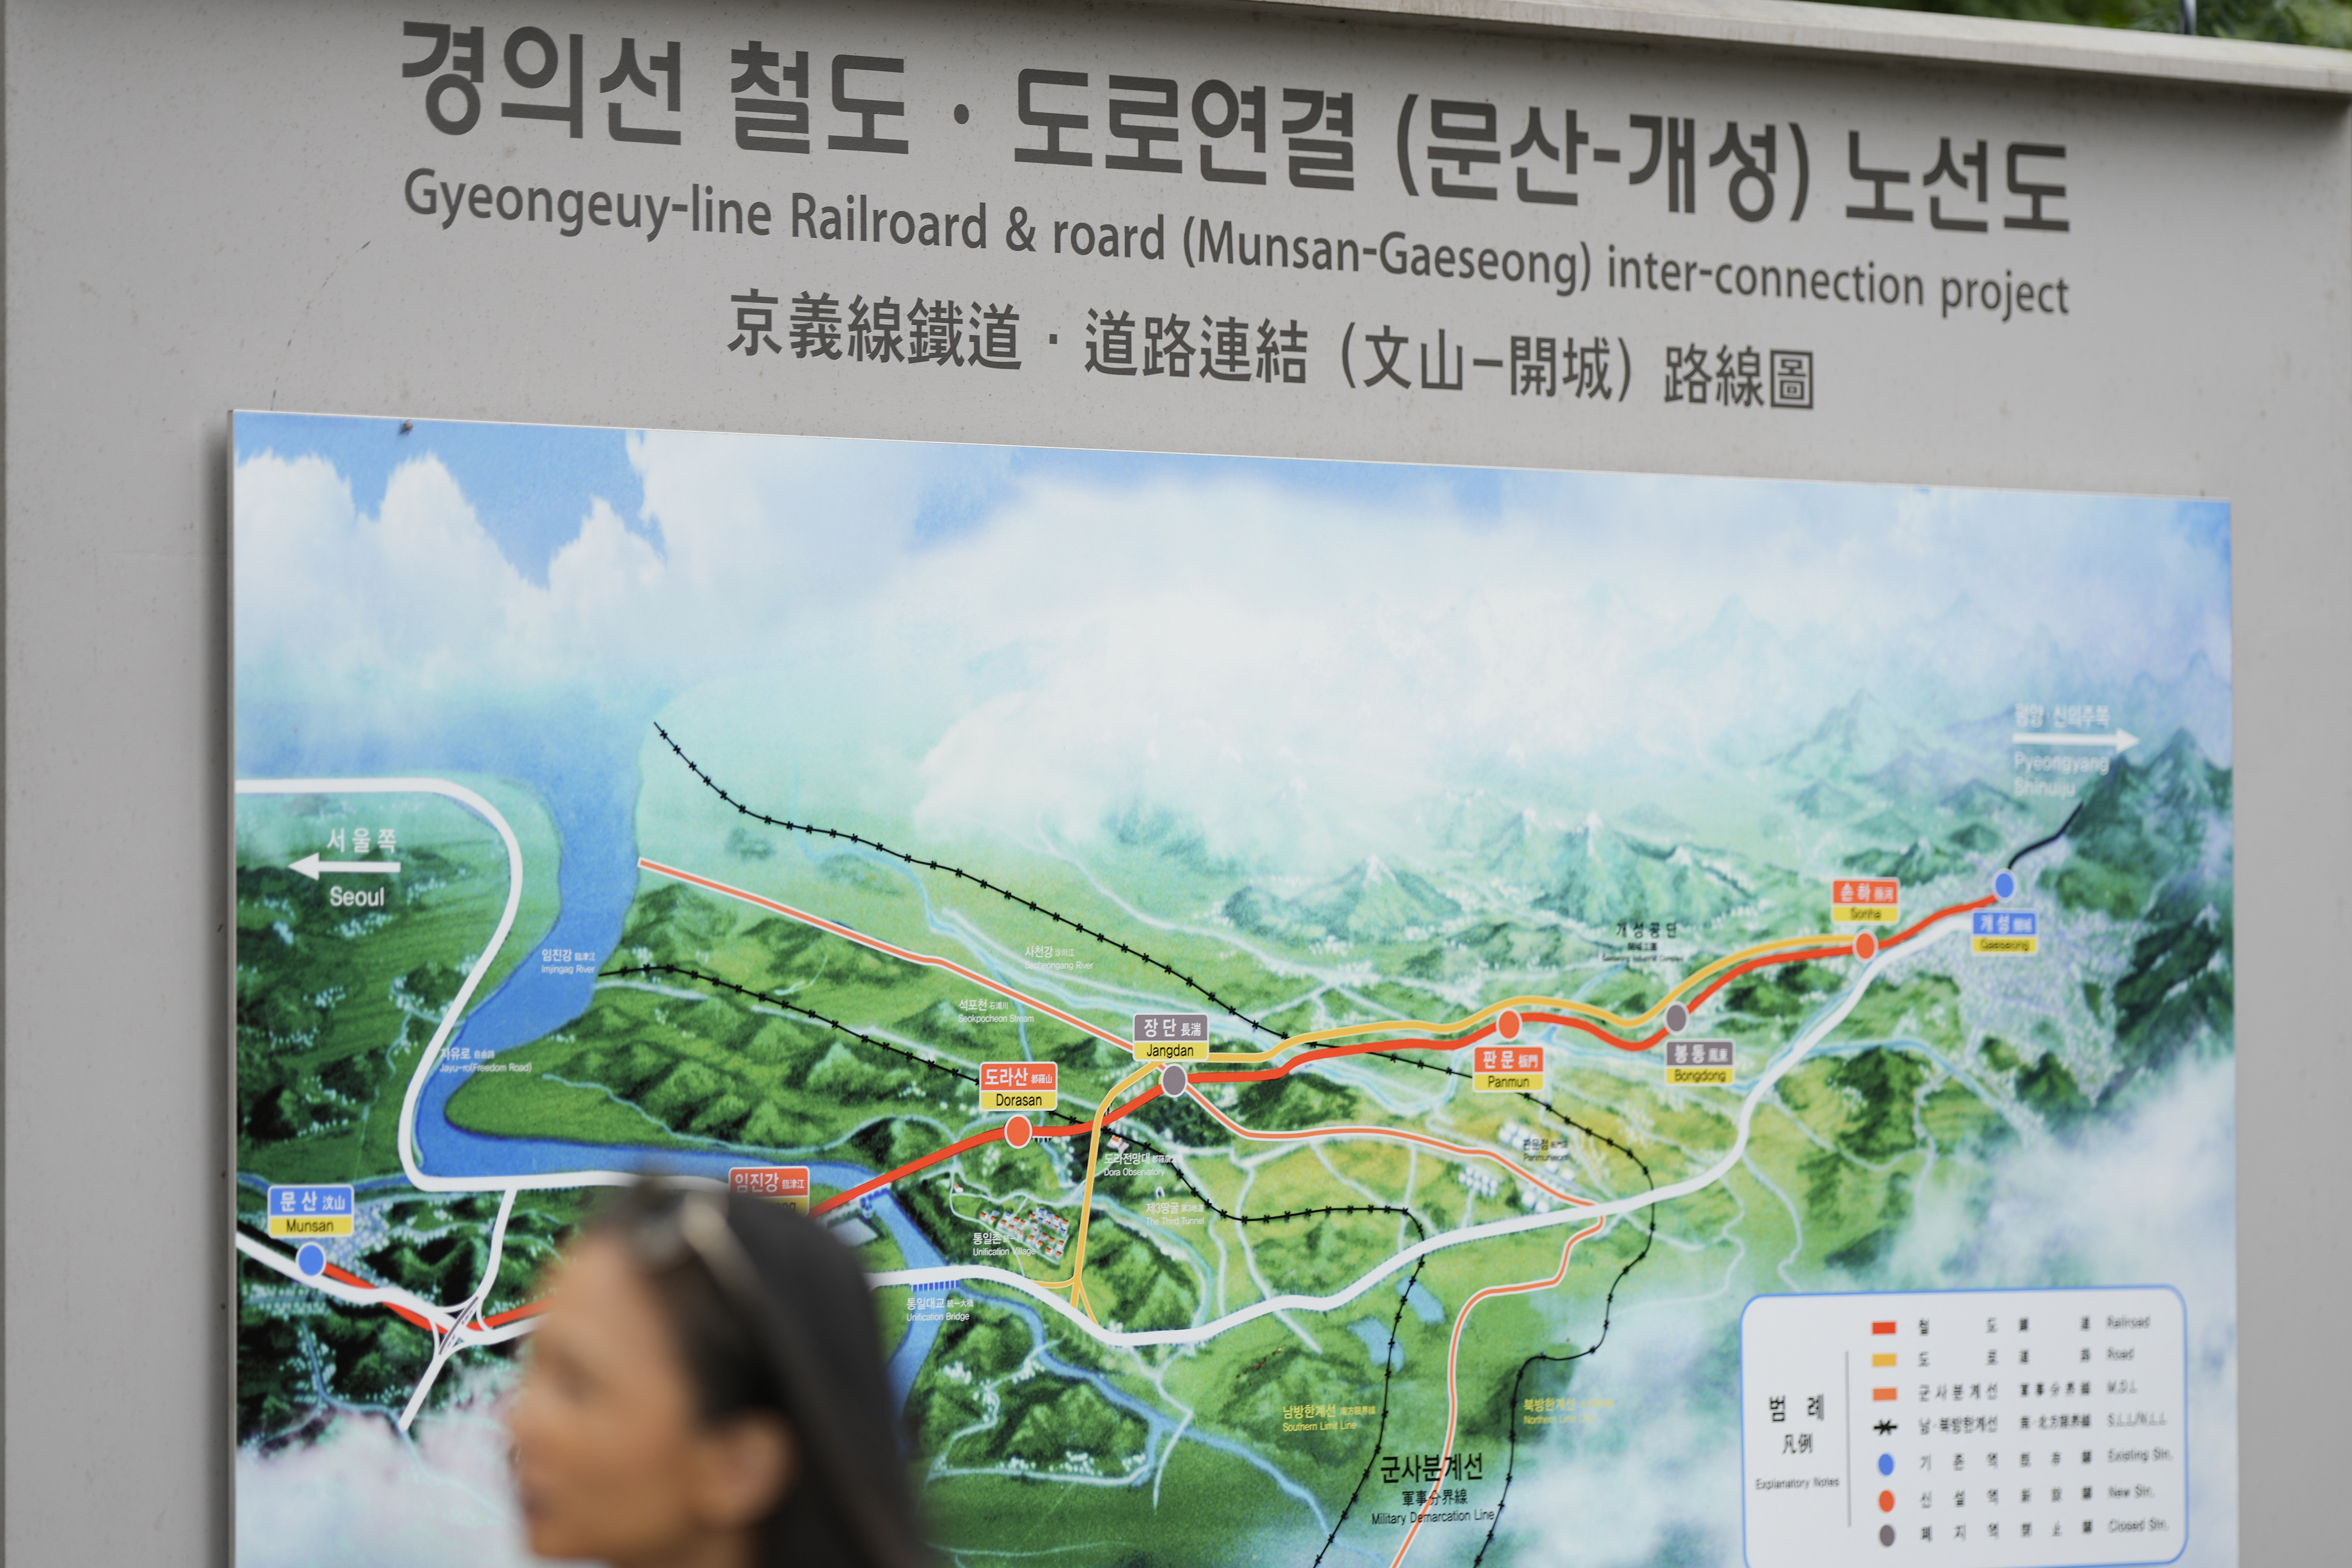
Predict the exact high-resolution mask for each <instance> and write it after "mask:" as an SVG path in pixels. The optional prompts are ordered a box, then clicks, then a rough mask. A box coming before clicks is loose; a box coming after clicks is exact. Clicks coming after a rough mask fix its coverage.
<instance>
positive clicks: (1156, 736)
mask: <svg viewBox="0 0 2352 1568" xmlns="http://www.w3.org/2000/svg"><path fill="white" fill-rule="evenodd" d="M237 464H238V467H237V480H236V590H237V624H236V639H237V653H236V665H237V693H238V700H239V706H240V714H241V720H242V721H241V724H240V737H239V756H240V764H239V765H240V766H241V767H245V768H248V769H250V768H252V767H255V766H258V765H263V764H264V762H265V753H267V757H268V762H269V763H273V764H274V763H283V762H285V761H288V760H289V759H288V758H287V756H286V755H285V743H284V742H285V736H284V733H283V731H284V729H285V726H286V723H287V721H288V720H289V716H293V717H296V718H299V721H301V723H302V733H303V736H304V740H303V742H302V746H303V749H304V756H303V758H302V759H301V760H303V761H304V762H305V763H309V764H310V765H334V764H335V763H336V757H335V755H334V753H335V751H336V748H337V746H338V744H339V743H340V742H339V737H343V736H356V735H360V734H368V735H372V736H373V737H375V738H376V740H377V742H382V740H383V737H384V736H385V735H386V734H403V733H404V734H413V735H415V736H416V737H417V739H418V740H419V742H425V741H427V740H428V739H429V736H430V734H431V732H432V731H433V730H434V728H435V727H436V724H438V723H440V722H443V721H445V719H446V717H447V716H448V715H452V714H457V713H460V712H467V713H473V714H477V715H478V713H479V712H481V711H485V710H500V711H504V712H509V713H515V714H522V715H526V716H527V715H529V714H530V713H533V712H542V711H543V712H547V713H551V714H554V713H560V714H561V715H562V722H563V723H565V724H569V725H582V724H589V723H596V724H604V725H610V726H617V727H619V728H620V729H623V730H626V731H642V730H643V729H644V727H645V724H646V720H647V719H649V718H650V717H652V716H653V715H654V714H655V713H656V712H658V711H660V710H662V709H663V707H664V706H665V705H666V704H667V703H669V702H671V701H672V700H675V699H676V698H677V696H678V695H679V694H680V693H682V692H686V691H688V690H690V689H695V688H698V687H704V686H707V685H709V683H712V682H726V683H729V684H730V686H733V685H739V684H740V685H742V686H743V687H744V688H745V689H757V690H760V691H762V692H767V693H771V694H779V693H789V700H786V699H785V698H784V697H783V696H781V695H772V696H770V697H767V698H763V699H762V703H763V705H764V706H765V707H766V709H767V711H768V713H769V714H770V715H771V716H772V717H774V719H775V721H777V722H779V723H789V724H790V725H791V726H792V727H793V728H794V729H795V731H797V732H798V733H799V734H800V735H801V737H802V738H803V739H805V740H809V741H813V742H822V741H823V739H824V737H825V736H826V735H827V734H828V733H829V732H832V731H834V730H835V729H839V730H842V731H844V732H846V731H850V730H855V731H856V732H857V733H858V734H859V735H860V736H862V737H864V738H865V741H866V742H868V743H870V742H872V740H873V734H874V731H876V729H877V726H884V727H887V726H889V725H893V724H895V725H896V726H898V730H899V731H901V732H899V733H898V734H897V735H895V736H894V737H892V740H891V744H892V745H893V746H895V748H896V749H897V752H898V754H900V755H901V756H902V757H903V759H904V762H905V765H906V766H907V768H908V769H909V770H911V771H913V772H916V773H919V775H920V776H921V778H922V779H923V780H924V781H925V785H924V788H925V795H924V801H923V805H924V809H926V810H928V811H932V812H937V813H943V814H947V815H949V816H971V817H974V818H978V819H987V820H996V821H1002V822H1006V823H1011V822H1016V821H1018V822H1026V821H1029V820H1031V819H1032V818H1033V817H1034V814H1035V813H1037V812H1039V811H1050V812H1053V813H1054V814H1055V815H1056V816H1060V817H1061V818H1063V819H1064V820H1065V822H1066V823H1068V824H1070V825H1073V826H1078V827H1081V828H1082V827H1083V825H1084V824H1085V823H1087V821H1089V820H1097V819H1098V818H1099V816H1100V815H1101V814H1102V813H1104V812H1105V811H1108V810H1109V809H1111V808H1112V807H1114V806H1115V805H1117V804H1118V802H1119V801H1120V800H1121V799H1123V798H1127V797H1129V796H1131V795H1134V794H1135V793H1136V792H1137V791H1138V790H1139V788H1143V787H1145V786H1146V785H1147V784H1148V785H1149V788H1150V791H1151V793H1153V794H1155V795H1158V796H1160V797H1161V798H1164V799H1167V800H1169V801H1170V802H1171V804H1176V805H1181V806H1183V807H1185V808H1186V809H1190V810H1193V811H1195V812H1196V813H1197V814H1198V815H1200V816H1202V820H1203V821H1204V822H1205V823H1207V824H1208V825H1209V826H1211V827H1212V828H1214V827H1216V826H1218V824H1219V821H1220V819H1221V818H1230V819H1231V824H1230V826H1232V827H1233V830H1234V833H1235V835H1236V836H1237V837H1248V836H1249V835H1248V833H1247V832H1246V831H1245V830H1244V826H1243V819H1244V818H1246V817H1248V816H1251V815H1252V814H1253V813H1254V812H1256V811H1257V810H1258V808H1259V807H1260V806H1261V805H1263V804H1264V802H1265V800H1266V799H1267V798H1268V797H1269V795H1276V794H1288V795H1294V796H1301V797H1305V796H1312V797H1314V798H1317V799H1319V800H1322V801H1324V802H1327V803H1331V802H1339V801H1346V802H1349V803H1350V805H1369V806H1371V807H1373V808H1378V807H1380V806H1381V805H1383V804H1384V803H1388V802H1393V801H1402V800H1404V799H1407V798H1410V797H1412V795H1414V794H1415V793H1416V792H1419V793H1425V792H1426V791H1427V790H1429V789H1430V788H1432V787H1435V786H1442V785H1444V784H1447V783H1448V782H1449V781H1458V780H1459V779H1461V778H1462V777H1464V776H1465V773H1469V772H1475V771H1476V770H1479V769H1491V768H1496V767H1504V768H1528V769H1542V768H1546V767H1552V766H1555V765H1574V766H1579V767H1594V766H1601V765H1604V764H1605V765H1609V766H1641V765H1651V764H1654V765H1662V766H1679V765H1685V764H1687V763H1689V762H1691V761H1693V760H1696V759H1698V758H1702V757H1704V758H1706V759H1707V760H1709V761H1710V762H1713V763H1718V764H1728V765H1738V764H1740V763H1752V762H1753V761H1755V760H1757V759H1759V758H1760V757H1762V756H1764V755H1768V754H1769V753H1770V752H1772V751H1773V750H1776V749H1778V748H1780V747H1785V746H1786V745H1788V744H1790V743H1791V742H1793V741H1795V740H1796V739H1798V738H1800V737H1801V736H1802V735H1803V734H1805V733H1806V732H1808V731H1810V730H1811V728H1812V727H1813V726H1814V725H1815V724H1817V723H1818V722H1819V721H1820V720H1821V718H1822V715H1823V714H1824V713H1826V712H1828V711H1829V710H1831V709H1832V708H1833V707H1835V706H1837V705H1838V704H1840V703H1843V702H1845V701H1846V700H1849V699H1851V698H1852V697H1853V695H1854V694H1855V693H1856V692H1857V691H1858V690H1868V691H1870V692H1872V693H1873V694H1874V696H1875V697H1876V698H1877V699H1878V700H1879V702H1880V703H1881V704H1882V705H1883V706H1884V707H1885V709H1886V710H1887V711H1888V712H1889V713H1890V714H1892V715H1894V716H1895V718H1896V719H1897V720H1898V721H1900V722H1902V723H1904V724H1906V725H1909V726H1911V727H1914V728H1916V729H1917V730H1919V731H1922V732H1932V731H1935V730H1937V729H1939V728H1941V727H1942V726H1945V725H1948V724H1953V723H1958V722H1962V721H1970V720H1982V719H1985V718H1988V717H1989V716H1990V715H1991V714H1994V713H1996V712H1999V711H2001V710H2004V709H2006V708H2007V707H2008V706H2009V704H2011V702H2013V701H2017V700H2045V701H2053V702H2054V701H2067V700H2080V701H2094V702H2095V701H2107V702H2111V703H2114V704H2116V705H2117V707H2118V711H2117V712H2116V722H2118V723H2123V724H2127V725H2128V724H2131V723H2132V722H2133V715H2132V714H2131V713H2130V712H2128V711H2126V710H2123V707H2122V704H2123V701H2124V699H2125V697H2126V694H2127V693H2128V691H2129V690H2130V689H2131V687H2132V685H2133V682H2134V681H2135V680H2136V679H2142V680H2143V681H2145V680H2153V681H2155V682H2158V683H2159V684H2164V683H2173V682H2176V681H2178V680H2179V678H2180V677H2181V675H2182V673H2183V671H2184V669H2187V668H2189V667H2190V666H2191V665H2192V661H2200V660H2201V663H2202V666H2203V674H2202V675H2201V676H2200V679H2202V680H2203V681H2204V682H2205V683H2206V684H2207V685H2208V686H2215V685H2217V684H2218V683H2226V682H2227V680H2228V679H2229V674H2230V575H2229V574H2230V542H2229V530H2228V521H2227V518H2228V513H2227V509H2226V508H2225V507H2223V506H2221V504H2219V503H2213V502H2195V501H2175V500H2145V499H2141V500H2135V499H2124V498H2106V497H2084V496H2053V495H2038V494H2020V493H2011V492H1995V491H1967V490H1951V489H1904V488H1896V487H1872V486H1858V485H1850V486H1839V485H1819V484H1793V483H1784V482H1776V481H1760V480H1736V479H1686V478H1672V477H1644V476H1632V475H1592V474H1563V473H1548V472H1530V471H1505V470H1490V469H1462V468H1422V467H1412V466H1404V465H1377V464H1336V463H1309V462H1292V461H1271V460H1263V459H1240V458H1189V457H1168V456H1140V455H1133V454H1118V453H1108V454H1107V453H1089V452H1068V451H1040V450H1008V449H1003V448H991V447H951V446H940V445H929V444H920V443H893V442H861V441H848V440H814V439H802V438H794V437H756V436H726V435H703V434H692V433H679V432H662V431H656V432H637V433H625V432H618V431H604V430H579V429H551V428H546V427H538V426H495V425H470V426H469V425H443V424H419V425H418V426H415V429H414V430H412V431H410V432H407V433H405V434H404V433H402V432H401V431H400V427H399V422H398V421H394V420H369V419H355V418H340V417H320V416H239V418H238V430H237ZM526 721H528V720H527V719H526ZM2226 724H2227V719H2226V705H2224V709H2223V712H2222V716H2221V720H2220V721H2219V726H2220V729H2221V732H2220V733H2206V734H2202V735H2201V736H2200V738H2201V739H2203V740H2204V741H2205V742H2206V744H2207V748H2208V750H2209V751H2211V752H2215V753H2216V754H2217V755H2221V756H2226V755H2227V752H2228V748H2229V736H2228V734H2227V731H2226ZM257 725H266V726H268V727H269V728H270V730H271V731H273V732H272V733H268V734H265V733H262V732H261V731H259V730H258V729H257V728H256V726H257ZM2212 727H2213V726H2211V725H2210V724H2209V726H2208V728H2209V729H2210V728H2212ZM419 760H420V762H422V761H426V760H429V759H425V758H420V759H419Z"/></svg>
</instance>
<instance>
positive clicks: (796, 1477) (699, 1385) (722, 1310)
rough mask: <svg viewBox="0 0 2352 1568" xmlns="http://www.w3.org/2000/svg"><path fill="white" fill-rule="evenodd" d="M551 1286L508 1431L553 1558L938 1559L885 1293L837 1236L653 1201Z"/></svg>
mask: <svg viewBox="0 0 2352 1568" xmlns="http://www.w3.org/2000/svg"><path fill="white" fill-rule="evenodd" d="M551 1284H552V1286H553V1292H552V1296H551V1303H550V1306H549V1308H548V1310H547V1313H546V1315H545V1316H544V1318H543V1319H542V1320H541V1325H540V1328H539V1330H538V1331H537V1332H536V1333H534V1334H533V1335H532V1341H533V1343H532V1349H531V1353H530V1360H529V1363H528V1365H527V1367H526V1370H525V1373H524V1375H523V1381H522V1386H521V1388H520V1392H519V1393H518V1394H517V1396H516V1399H515V1401H514V1405H513V1408H512V1411H511V1413H510V1414H509V1417H508V1423H509V1426H510V1428H511V1430H512V1432H513V1435H514V1450H515V1475H516V1481H517V1485H518V1489H519V1490H520V1494H521V1499H522V1508H523V1518H524V1522H525V1525H526V1527H527V1529H528V1531H529V1533H530V1549H531V1550H532V1551H533V1552H536V1553H538V1554H539V1555H541V1556H542V1557H555V1558H592V1559H595V1560H597V1561H601V1562H604V1563H612V1564H614V1568H641V1565H642V1568H654V1565H656V1564H673V1563H674V1564H697V1565H700V1564H709V1565H711V1568H719V1565H722V1564H723V1565H728V1568H732V1565H734V1564H784V1563H793V1564H806V1565H810V1568H911V1565H912V1564H914V1563H918V1562H919V1561H920V1560H921V1552H920V1548H919V1545H918V1544H917V1542H918V1540H919V1536H918V1534H917V1531H916V1529H915V1526H914V1510H913V1507H912V1504H911V1501H910V1500H909V1495H908V1486H907V1479H906V1473H905V1468H904V1462H903V1460H902V1459H901V1458H900V1455H899V1452H898V1437H897V1427H896V1423H895V1421H894V1420H893V1416H892V1401H891V1397H890V1391H889V1386H888V1383H887V1379H886V1377H885V1374H884V1371H883V1365H882V1351H881V1343H880V1339H879V1336H878V1334H877V1331H876V1325H875V1321H874V1310H873V1307H872V1304H871V1302H870V1300H869V1299H868V1297H867V1295H866V1281H865V1277H864V1275H863V1274H862V1273H861V1272H860V1270H859V1269H858V1267H857V1263H856V1258H854V1257H853V1256H852V1255H851V1254H850V1252H849V1251H848V1249H847V1248H845V1247H843V1246H841V1244H840V1243H839V1242H837V1241H835V1239H834V1238H833V1237H830V1236H829V1235H827V1234H826V1233H825V1232H824V1229H823V1228H822V1227H821V1226H817V1225H816V1224H815V1223H814V1222H813V1221H811V1220H809V1219H807V1218H805V1217H804V1216H803V1215H798V1214H795V1213H793V1211H792V1210H790V1209H788V1208H785V1207H783V1206H782V1205H775V1204H768V1203H762V1202H760V1201H758V1200H756V1199H751V1198H747V1197H741V1196H730V1195H722V1194H718V1193H715V1192H705V1191H694V1192H687V1191H681V1190H677V1189H669V1188H663V1187H659V1186H651V1185H649V1186H646V1187H640V1188H636V1189H633V1190H631V1191H629V1192H627V1193H625V1194H623V1195H622V1197H621V1198H620V1199H619V1200H618V1201H617V1202H615V1203H614V1204H613V1205H611V1206H609V1207H608V1208H606V1209H605V1210H604V1211H603V1212H602V1213H601V1214H600V1215H598V1216H597V1218H596V1219H594V1220H593V1221H592V1222H591V1223H590V1224H589V1225H588V1226H587V1227H586V1228H585V1229H584V1230H583V1232H582V1233H581V1235H580V1237H579V1238H578V1239H577V1240H576V1241H575V1242H574V1243H573V1244H572V1247H570V1248H569V1249H568V1251H567V1252H566V1254H565V1258H564V1260H563V1262H562V1264H561V1265H560V1266H559V1268H558V1270H557V1272H556V1274H555V1276H554V1278H553V1279H552V1281H551Z"/></svg>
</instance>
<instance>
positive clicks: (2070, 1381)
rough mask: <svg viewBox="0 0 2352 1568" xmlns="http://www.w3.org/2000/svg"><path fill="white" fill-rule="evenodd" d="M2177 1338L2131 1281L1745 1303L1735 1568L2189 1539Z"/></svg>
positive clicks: (2017, 1562) (2173, 1294)
mask: <svg viewBox="0 0 2352 1568" xmlns="http://www.w3.org/2000/svg"><path fill="white" fill-rule="evenodd" d="M2187 1347H2188V1331H2187V1321H2186V1310H2185V1309H2184V1307H2183V1305H2182V1302H2181V1299H2180V1296H2179V1292H2177V1291H2175V1290H2173V1289H2171V1288H2169V1287H2168V1286H2162V1285H2133V1286H2115V1287H2105V1286H2098V1287H2087V1288H2082V1289H2051V1290H1937V1291H1905V1292H1890V1293H1883V1294H1857V1295H1846V1296H1759V1297H1757V1298H1756V1299H1755V1300H1752V1301H1750V1302H1748V1310H1746V1311H1745V1312H1743V1313H1742V1314H1741V1315H1740V1320H1739V1375H1740V1416H1739V1431H1740V1468H1741V1491H1742V1508H1743V1513H1744V1518H1745V1527H1746V1528H1745V1535H1746V1542H1747V1559H1748V1565H1749V1568H1841V1565H1843V1564H1860V1563H1883V1564H1895V1563H1941V1564H1944V1565H1946V1568H1979V1565H1983V1568H1994V1565H1998V1568H2105V1565H2110V1564H2112V1565H2116V1568H2121V1565H2124V1564H2137V1563H2170V1562H2172V1561H2174V1560H2175V1559H2177V1558H2178V1557H2179V1555H2180V1553H2181V1552H2183V1551H2184V1550H2185V1549H2186V1548H2187V1546H2188V1544H2189V1469H2188V1465H2189V1459H2188V1450H2187V1439H2188V1412H2187V1409H2186V1402H2187V1384H2188V1361H2187Z"/></svg>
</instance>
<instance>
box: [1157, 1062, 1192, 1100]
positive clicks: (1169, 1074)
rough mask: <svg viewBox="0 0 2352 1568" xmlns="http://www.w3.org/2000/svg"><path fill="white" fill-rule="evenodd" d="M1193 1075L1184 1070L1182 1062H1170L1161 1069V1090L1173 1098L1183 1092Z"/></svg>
mask: <svg viewBox="0 0 2352 1568" xmlns="http://www.w3.org/2000/svg"><path fill="white" fill-rule="evenodd" d="M1191 1076H1192V1075H1191V1074H1189V1073H1187V1072H1186V1071H1185V1070H1184V1068H1183V1066H1182V1064H1181V1063H1178V1062H1170V1063H1169V1064H1168V1065H1167V1066H1166V1067H1164V1068H1160V1093H1162V1094H1164V1095H1168V1096H1170V1097H1171V1098H1173V1097H1175V1096H1177V1095H1180V1094H1182V1093H1183V1092H1184V1085H1185V1084H1186V1083H1187V1082H1188V1081H1189V1080H1190V1079H1191Z"/></svg>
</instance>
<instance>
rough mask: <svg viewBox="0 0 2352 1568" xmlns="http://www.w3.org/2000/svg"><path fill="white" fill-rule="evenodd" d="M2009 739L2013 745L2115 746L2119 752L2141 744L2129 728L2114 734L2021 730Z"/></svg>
mask: <svg viewBox="0 0 2352 1568" xmlns="http://www.w3.org/2000/svg"><path fill="white" fill-rule="evenodd" d="M2009 741H2010V744H2011V745H2013V746H2113V747H2114V748H2115V749H2116V751H2118V752H2128V751H2130V750H2131V749H2132V748H2133V747H2134V746H2137V745H2138V744H2139V737H2138V736H2137V735H2135V734H2133V733H2132V732H2131V731H2129V730H2118V731H2116V732H2115V733H2114V734H2112V735H2029V734H2027V733H2026V732H2025V731H2022V730H2021V731H2018V732H2017V733H2016V734H2014V735H2011V737H2010V738H2009Z"/></svg>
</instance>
